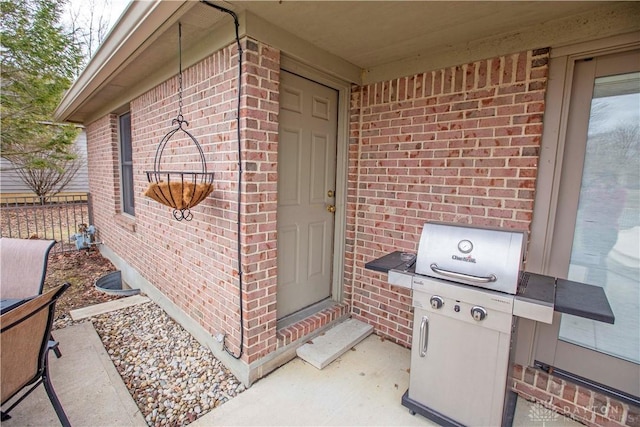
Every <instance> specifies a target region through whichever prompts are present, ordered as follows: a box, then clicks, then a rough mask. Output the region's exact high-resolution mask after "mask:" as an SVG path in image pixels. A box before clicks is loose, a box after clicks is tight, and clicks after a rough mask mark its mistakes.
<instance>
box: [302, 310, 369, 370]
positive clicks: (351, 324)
mask: <svg viewBox="0 0 640 427" xmlns="http://www.w3.org/2000/svg"><path fill="white" fill-rule="evenodd" d="M372 332H373V326H371V325H367V324H366V323H364V322H361V321H359V320H355V319H348V320H345V321H344V322H341V323H338V324H337V325H335V326H334V327H333V328H331V329H329V330H328V331H327V332H325V333H324V334H322V335H320V336H318V337H316V338H314V339H313V340H312V341H310V342H308V343H306V344H304V345H303V346H301V347H298V349H297V350H296V353H297V354H298V357H299V358H301V359H302V360H304V361H306V362H308V363H309V364H311V365H313V366H315V367H316V368H318V369H322V368H324V367H325V366H327V365H328V364H330V363H331V362H333V361H334V360H336V359H337V358H338V357H340V356H341V355H342V354H343V353H345V352H346V351H348V350H349V349H351V348H352V347H353V346H355V345H356V344H358V343H359V342H360V341H362V340H363V339H365V338H366V337H367V336H369V335H370V334H371V333H372Z"/></svg>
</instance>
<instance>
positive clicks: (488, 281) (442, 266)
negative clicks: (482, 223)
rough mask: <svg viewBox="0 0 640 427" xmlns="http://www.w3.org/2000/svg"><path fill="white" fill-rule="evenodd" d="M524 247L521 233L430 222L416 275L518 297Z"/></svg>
mask: <svg viewBox="0 0 640 427" xmlns="http://www.w3.org/2000/svg"><path fill="white" fill-rule="evenodd" d="M525 244H526V235H525V233H524V232H522V231H516V230H503V229H495V228H479V227H471V226H468V225H461V224H448V223H440V222H428V223H426V224H425V225H424V228H423V229H422V235H421V236H420V244H419V246H418V256H417V259H416V273H417V274H422V275H425V276H431V277H435V278H438V279H445V280H450V281H454V282H458V283H464V284H467V285H472V286H478V287H481V288H486V289H491V290H495V291H501V292H506V293H509V294H512V295H515V294H516V292H517V289H518V277H519V272H520V270H521V268H522V262H523V255H524V248H525Z"/></svg>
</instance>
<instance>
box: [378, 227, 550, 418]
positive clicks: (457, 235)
mask: <svg viewBox="0 0 640 427" xmlns="http://www.w3.org/2000/svg"><path fill="white" fill-rule="evenodd" d="M525 244H526V235H525V233H523V232H521V231H511V230H501V229H490V228H477V227H469V226H463V225H457V224H445V223H434V222H431V223H427V224H425V225H424V228H423V230H422V235H421V238H420V244H419V247H418V254H417V258H416V265H415V273H412V272H411V271H406V272H404V273H401V274H400V276H402V275H404V277H405V279H404V280H405V281H406V277H407V276H411V287H412V289H413V307H414V331H413V343H412V354H411V376H410V382H409V390H408V391H407V393H405V395H404V396H403V399H402V403H403V405H405V406H407V407H408V408H409V409H410V410H411V411H412V412H413V413H415V412H418V413H420V414H422V415H424V416H426V417H428V418H431V419H433V420H435V421H437V422H438V423H439V424H441V425H478V426H487V425H500V424H503V423H504V420H505V419H507V418H508V415H507V411H506V408H508V407H509V405H507V404H506V398H507V396H508V394H507V392H506V390H507V379H508V376H509V375H508V374H509V367H510V366H511V362H510V354H511V352H510V349H511V339H512V337H513V331H514V327H515V317H514V306H515V305H516V304H515V303H514V302H515V299H516V293H517V292H518V283H519V277H520V272H521V270H522V266H523V255H524V250H525ZM390 277H392V276H391V274H390ZM393 277H398V274H397V272H396V274H395V275H394V276H393ZM525 306H526V307H527V308H529V307H528V306H527V305H526V304H525ZM551 312H553V308H551Z"/></svg>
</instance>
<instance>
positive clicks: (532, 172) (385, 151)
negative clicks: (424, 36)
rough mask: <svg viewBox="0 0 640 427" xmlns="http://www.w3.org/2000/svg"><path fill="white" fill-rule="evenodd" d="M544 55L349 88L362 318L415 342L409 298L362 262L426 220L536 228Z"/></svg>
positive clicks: (354, 266)
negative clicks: (537, 172)
mask: <svg viewBox="0 0 640 427" xmlns="http://www.w3.org/2000/svg"><path fill="white" fill-rule="evenodd" d="M548 59H549V56H548V49H542V50H537V51H528V52H521V53H516V54H513V55H507V56H503V57H500V58H493V59H488V60H484V61H478V62H474V63H470V64H464V65H461V66H457V67H451V68H446V69H442V70H436V71H432V72H427V73H422V74H417V75H413V76H408V77H403V78H399V79H394V80H390V81H383V82H379V83H375V84H371V85H368V86H363V87H353V88H352V97H351V124H350V132H351V133H350V146H349V156H350V160H349V189H348V226H347V252H348V257H347V259H348V262H347V269H346V270H347V272H346V278H345V284H346V287H347V292H348V294H349V296H350V298H351V301H352V311H353V314H354V316H355V317H358V318H360V319H362V320H365V321H367V322H368V323H370V324H372V325H373V326H374V327H375V328H376V331H377V333H379V334H381V335H384V336H386V337H388V338H390V339H392V340H393V341H395V342H397V343H399V344H402V345H405V346H409V345H410V344H411V326H412V325H411V323H412V320H411V319H412V313H411V298H410V291H409V290H408V289H403V288H395V287H391V286H390V285H388V284H387V283H386V275H384V274H378V273H376V272H371V271H369V270H365V269H364V264H365V263H366V262H368V261H370V260H372V259H375V258H377V257H380V256H382V255H384V254H385V253H389V252H392V251H394V250H402V249H404V250H407V251H412V252H415V251H416V250H417V244H418V240H419V237H420V232H421V230H422V226H423V224H424V222H425V221H427V220H438V221H447V222H458V223H465V224H475V225H480V226H485V225H486V226H498V227H505V228H511V229H518V230H528V228H529V224H530V222H531V216H532V211H533V200H534V189H535V178H536V171H537V169H536V164H537V161H538V156H539V151H540V140H541V134H542V113H543V111H544V94H545V87H546V80H547V71H548Z"/></svg>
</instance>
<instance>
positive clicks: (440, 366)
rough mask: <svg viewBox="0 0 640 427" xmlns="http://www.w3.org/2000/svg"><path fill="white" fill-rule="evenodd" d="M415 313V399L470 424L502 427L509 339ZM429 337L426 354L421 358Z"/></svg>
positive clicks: (433, 315)
mask: <svg viewBox="0 0 640 427" xmlns="http://www.w3.org/2000/svg"><path fill="white" fill-rule="evenodd" d="M446 305H447V303H445V307H443V309H445V308H448V309H450V310H453V304H449V307H446ZM462 305H463V308H462V309H461V310H460V313H458V314H463V313H462V312H463V311H465V313H467V314H468V313H469V307H466V305H465V304H464V303H462ZM414 310H415V314H414V329H413V348H412V351H411V375H410V383H409V397H410V398H411V399H413V400H415V401H417V402H419V403H421V404H422V405H424V406H427V407H428V408H430V409H432V410H435V411H437V412H439V413H441V414H443V415H445V416H447V417H449V418H451V419H453V420H455V421H457V422H459V423H462V424H465V425H469V426H473V425H477V426H488V425H500V423H501V420H502V409H503V405H504V392H505V386H506V380H507V378H506V376H507V364H508V358H509V345H510V343H509V339H510V337H509V335H508V334H505V333H501V332H498V331H495V330H492V329H489V328H486V327H481V326H479V325H475V324H470V323H467V322H464V321H460V320H458V319H455V318H451V317H447V316H444V315H442V314H440V313H436V312H430V311H427V310H426V309H421V308H417V307H416V308H414ZM469 316H470V315H469ZM423 317H426V318H427V319H428V334H427V336H425V337H423V338H422V340H421V337H420V334H421V328H420V326H421V324H422V323H423ZM425 338H426V339H427V341H426V353H425V355H424V357H421V356H420V353H421V350H422V349H421V348H420V347H421V345H420V343H421V342H424V341H425Z"/></svg>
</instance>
